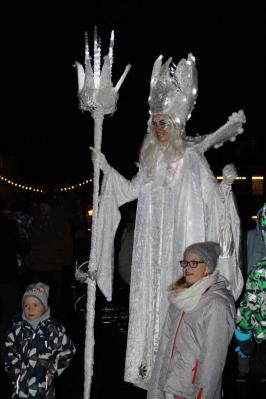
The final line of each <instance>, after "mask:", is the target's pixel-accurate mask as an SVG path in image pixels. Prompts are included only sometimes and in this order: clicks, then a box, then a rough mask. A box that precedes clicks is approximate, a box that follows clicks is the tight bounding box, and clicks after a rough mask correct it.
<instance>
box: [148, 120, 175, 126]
mask: <svg viewBox="0 0 266 399" xmlns="http://www.w3.org/2000/svg"><path fill="white" fill-rule="evenodd" d="M151 125H152V126H160V127H170V126H172V122H171V121H169V120H165V119H153V120H152V121H151Z"/></svg>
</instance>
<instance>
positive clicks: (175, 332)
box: [147, 275, 235, 399]
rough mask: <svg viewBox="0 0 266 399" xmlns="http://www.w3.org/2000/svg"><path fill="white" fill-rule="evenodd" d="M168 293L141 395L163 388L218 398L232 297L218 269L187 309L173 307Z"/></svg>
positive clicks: (153, 397)
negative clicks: (147, 380) (156, 346)
mask: <svg viewBox="0 0 266 399" xmlns="http://www.w3.org/2000/svg"><path fill="white" fill-rule="evenodd" d="M171 295H172V299H171V298H170V301H171V302H172V303H171V304H170V306H169V309H168V313H167V316H166V320H165V324H164V328H163V330H162V335H161V340H160V345H159V350H158V353H157V357H156V361H155V364H154V368H153V372H152V377H151V380H150V388H149V390H148V395H147V399H164V398H165V394H164V392H168V393H172V394H173V395H179V396H181V397H185V398H191V399H200V398H202V399H203V398H204V399H218V398H220V390H221V377H222V372H223V369H224V364H225V360H226V356H227V350H228V345H229V343H230V340H231V338H232V335H233V332H234V328H235V304H234V299H233V297H232V295H231V293H230V292H229V291H228V290H227V289H226V287H225V282H224V279H223V277H221V276H219V275H218V276H217V278H216V281H215V282H214V283H213V285H212V286H211V287H210V288H208V289H207V291H205V292H204V293H203V294H202V295H201V297H200V300H199V302H198V304H197V305H196V307H195V308H194V309H193V310H192V311H189V312H186V313H185V312H184V311H182V310H179V309H178V308H177V307H176V305H175V304H174V303H173V302H175V301H174V299H175V298H174V295H175V294H173V293H172V294H171Z"/></svg>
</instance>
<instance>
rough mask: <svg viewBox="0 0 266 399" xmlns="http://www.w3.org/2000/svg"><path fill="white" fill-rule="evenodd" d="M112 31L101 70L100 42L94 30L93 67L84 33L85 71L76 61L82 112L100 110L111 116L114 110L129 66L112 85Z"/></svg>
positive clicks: (129, 66)
mask: <svg viewBox="0 0 266 399" xmlns="http://www.w3.org/2000/svg"><path fill="white" fill-rule="evenodd" d="M113 47H114V31H112V33H111V37H110V45H109V52H108V55H106V56H105V57H104V62H103V66H102V70H101V41H100V38H99V37H98V35H97V30H96V28H95V33H94V56H93V67H92V64H91V57H90V53H89V43H88V36H87V33H85V70H84V68H83V66H82V65H81V64H80V63H79V62H77V61H76V63H75V66H76V68H77V73H78V96H79V106H80V109H81V110H82V111H90V112H94V111H95V110H96V109H99V108H101V109H102V110H103V112H104V114H113V113H114V112H115V110H116V103H117V100H118V92H119V89H120V87H121V85H122V83H123V81H124V79H125V77H126V75H127V73H128V72H129V70H130V68H131V65H129V64H128V65H127V66H126V68H125V70H124V73H123V74H122V76H121V77H120V79H119V81H118V82H117V84H116V86H115V87H114V86H113V84H112V64H113Z"/></svg>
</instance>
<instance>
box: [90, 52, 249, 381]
mask: <svg viewBox="0 0 266 399" xmlns="http://www.w3.org/2000/svg"><path fill="white" fill-rule="evenodd" d="M196 96H197V71H196V66H195V59H194V57H193V56H192V55H191V54H189V55H188V58H187V60H185V59H182V60H181V61H180V62H179V64H178V65H177V66H175V65H174V64H172V62H171V59H169V60H168V61H166V62H165V63H164V64H162V56H160V57H159V58H158V59H157V60H156V61H155V63H154V67H153V72H152V77H151V88H150V96H149V105H150V111H151V113H163V114H167V115H168V116H169V117H170V118H171V119H172V121H173V122H174V124H175V126H176V132H177V134H179V135H180V137H181V139H180V143H181V147H182V151H176V156H175V157H174V156H171V158H170V162H169V160H168V162H166V159H165V156H164V151H163V150H158V151H157V156H156V162H155V164H154V167H153V171H152V173H150V172H149V171H148V170H147V168H146V167H145V164H141V162H140V169H139V172H138V173H137V175H136V176H135V177H134V178H133V179H132V180H131V181H128V180H126V179H125V178H124V177H123V176H121V175H120V174H119V173H118V172H117V171H116V170H114V169H113V168H111V167H110V166H108V168H107V170H105V176H104V181H103V185H102V192H101V200H100V205H99V214H98V222H99V223H98V238H97V261H98V275H97V283H98V286H99V287H100V289H101V290H102V292H103V293H104V295H105V296H106V298H107V299H111V296H112V254H113V240H114V236H115V232H116V228H117V226H118V224H119V221H120V213H119V207H120V206H121V205H123V204H124V203H126V202H129V201H132V200H134V199H136V198H137V199H138V206H137V214H136V223H135V235H134V247H133V257H132V266H131V283H130V306H129V327H128V338H127V353H126V364H125V380H126V381H128V382H131V383H133V384H135V385H137V386H140V387H142V388H145V389H146V388H147V384H148V382H149V379H150V376H151V369H152V366H153V363H154V360H155V356H156V352H157V348H158V344H159V337H160V332H161V328H162V325H163V322H164V318H165V315H166V311H167V308H168V299H167V289H168V287H169V285H170V284H171V283H172V282H173V281H175V280H176V279H177V278H178V277H180V275H181V270H180V267H179V260H180V259H182V256H183V252H184V249H185V248H186V247H187V246H188V245H190V244H192V243H194V242H200V241H205V240H211V241H216V242H219V243H220V246H221V250H222V253H221V256H220V258H219V263H218V269H219V270H220V272H221V273H222V274H223V275H224V276H225V277H226V279H227V280H228V287H229V288H230V289H231V290H232V292H233V295H234V298H235V299H237V298H238V296H239V295H240V293H241V290H242V287H243V278H242V274H241V271H240V268H239V235H240V234H239V226H240V222H239V217H238V213H237V210H236V207H235V203H234V200H233V196H232V192H231V184H226V179H225V177H226V168H224V181H223V182H222V183H221V184H218V183H217V180H216V178H215V176H214V175H213V173H212V171H211V170H210V167H209V165H208V162H207V160H206V158H205V157H204V153H205V151H207V150H208V149H209V148H210V147H212V146H214V147H219V146H220V145H222V144H223V143H224V142H225V141H227V140H231V141H233V140H234V139H235V137H236V135H238V134H239V133H242V131H243V129H242V124H243V123H244V122H245V116H244V113H243V111H239V112H238V113H233V114H232V115H231V116H230V117H229V119H228V122H227V123H225V125H223V126H222V127H221V128H220V129H218V130H217V131H216V132H214V133H212V134H210V135H206V136H195V137H189V136H186V134H185V129H184V128H185V124H186V121H187V120H188V118H189V116H190V113H191V111H192V109H193V107H194V104H195V100H196ZM148 134H151V133H148ZM229 169H230V168H229Z"/></svg>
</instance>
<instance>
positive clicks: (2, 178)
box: [0, 175, 264, 219]
mask: <svg viewBox="0 0 266 399" xmlns="http://www.w3.org/2000/svg"><path fill="white" fill-rule="evenodd" d="M216 178H217V180H223V176H217V177H216ZM236 180H240V181H245V180H247V177H246V176H238V177H236ZM251 180H252V181H261V182H263V180H264V176H251ZM1 181H2V182H3V183H6V184H9V185H10V186H13V187H15V188H17V189H21V190H25V191H31V192H34V193H40V194H42V193H46V192H48V191H49V192H68V191H73V190H76V189H80V188H82V187H84V186H86V185H88V184H91V183H92V182H93V179H92V178H88V179H86V180H83V181H81V182H78V183H75V184H71V185H69V186H61V187H57V188H54V189H50V190H46V189H44V188H37V187H33V186H30V185H27V184H24V183H19V182H16V181H14V180H12V179H10V178H8V177H6V176H3V175H0V182H1ZM88 216H90V217H91V216H92V209H90V210H89V211H88ZM251 217H252V219H256V215H253V216H251Z"/></svg>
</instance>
